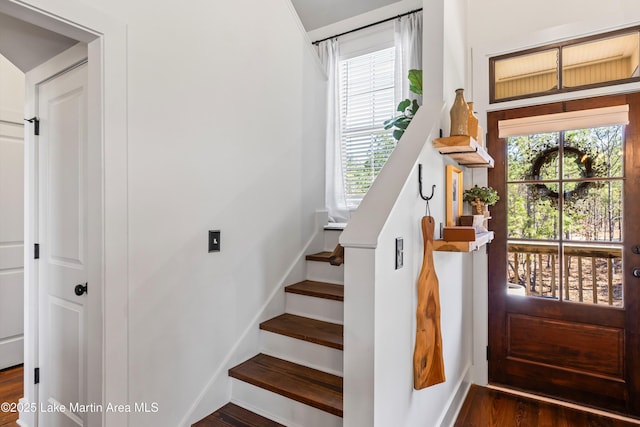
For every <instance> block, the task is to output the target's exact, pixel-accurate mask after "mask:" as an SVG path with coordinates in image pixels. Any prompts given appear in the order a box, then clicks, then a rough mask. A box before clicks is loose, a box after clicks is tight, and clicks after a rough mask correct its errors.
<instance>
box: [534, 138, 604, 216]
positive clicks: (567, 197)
mask: <svg viewBox="0 0 640 427" xmlns="http://www.w3.org/2000/svg"><path fill="white" fill-rule="evenodd" d="M558 151H559V147H551V148H548V149H546V150H544V151H541V152H540V154H538V156H537V157H536V158H535V159H534V160H533V165H532V166H531V172H530V175H531V178H532V179H540V172H541V170H542V167H543V166H544V165H545V164H547V163H548V162H550V161H552V159H553V157H555V156H557V155H558ZM564 152H565V153H571V154H575V155H576V156H577V157H578V159H579V161H580V163H581V164H583V165H584V169H583V170H582V172H581V174H580V176H581V177H582V178H592V177H594V176H595V173H594V171H593V158H592V156H590V155H589V154H587V153H585V152H583V151H581V150H579V149H578V148H575V147H564ZM593 185H595V182H591V181H582V182H580V183H578V185H577V186H576V188H574V189H573V190H570V191H565V192H564V193H563V194H562V197H563V199H564V201H565V202H573V201H576V200H579V199H581V198H583V197H584V196H586V195H587V193H588V192H589V188H591V187H592V186H593ZM532 188H533V193H534V194H535V195H537V196H538V197H540V199H541V200H550V201H551V202H552V203H553V204H554V205H556V204H557V203H558V197H559V194H558V192H557V191H553V190H552V189H550V188H549V187H547V186H546V185H545V184H532Z"/></svg>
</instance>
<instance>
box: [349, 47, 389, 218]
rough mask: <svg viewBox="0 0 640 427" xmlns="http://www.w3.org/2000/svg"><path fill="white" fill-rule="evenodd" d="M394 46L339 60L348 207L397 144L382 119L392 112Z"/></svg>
mask: <svg viewBox="0 0 640 427" xmlns="http://www.w3.org/2000/svg"><path fill="white" fill-rule="evenodd" d="M394 63H395V48H393V47H392V48H388V49H383V50H379V51H376V52H373V53H369V54H366V55H362V56H358V57H355V58H350V59H347V60H343V61H341V62H340V68H339V73H340V114H341V131H342V132H341V134H342V138H341V139H342V140H341V144H342V163H343V164H342V170H343V173H344V181H343V182H344V185H345V198H346V203H347V207H348V208H350V209H353V208H356V207H357V206H358V205H359V204H360V201H361V200H362V198H363V197H364V195H365V194H366V193H367V190H368V189H369V187H370V186H371V184H372V183H373V180H374V179H375V177H376V176H377V175H378V172H380V169H382V166H383V165H384V164H385V162H386V161H387V159H388V158H389V155H390V154H391V152H392V151H393V149H394V148H395V146H396V141H395V139H393V136H392V134H391V131H386V130H384V125H383V122H384V121H385V120H388V119H390V118H392V117H393V116H394V114H395V105H394V104H395V102H394V82H395V77H394V65H395V64H394Z"/></svg>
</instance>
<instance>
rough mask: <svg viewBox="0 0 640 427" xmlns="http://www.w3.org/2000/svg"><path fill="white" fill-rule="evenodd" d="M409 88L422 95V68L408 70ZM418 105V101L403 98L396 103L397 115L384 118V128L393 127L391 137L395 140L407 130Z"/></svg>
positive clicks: (398, 139)
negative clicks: (387, 118)
mask: <svg viewBox="0 0 640 427" xmlns="http://www.w3.org/2000/svg"><path fill="white" fill-rule="evenodd" d="M408 78H409V83H410V85H409V90H410V91H411V92H413V93H415V94H416V95H422V70H409V76H408ZM418 108H420V105H419V104H418V101H416V100H415V99H414V100H411V99H405V100H404V101H401V102H400V103H399V104H398V108H397V111H398V112H399V113H400V115H399V116H397V117H394V118H392V119H389V120H385V122H384V125H385V126H384V128H385V129H386V130H389V129H393V137H394V138H395V140H396V141H400V138H401V137H402V135H403V134H404V131H405V130H407V127H408V126H409V123H411V120H413V116H415V115H416V113H417V112H418Z"/></svg>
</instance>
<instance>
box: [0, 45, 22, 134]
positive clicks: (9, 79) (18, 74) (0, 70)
mask: <svg viewBox="0 0 640 427" xmlns="http://www.w3.org/2000/svg"><path fill="white" fill-rule="evenodd" d="M23 110H24V73H23V72H22V71H20V70H19V69H18V68H17V67H16V66H15V65H13V64H12V63H11V62H9V61H8V60H7V59H6V58H5V57H4V56H2V55H0V120H7V121H12V122H17V123H22V119H23V118H24V117H23V116H22V115H23Z"/></svg>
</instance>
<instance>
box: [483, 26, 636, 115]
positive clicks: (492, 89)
mask: <svg viewBox="0 0 640 427" xmlns="http://www.w3.org/2000/svg"><path fill="white" fill-rule="evenodd" d="M633 32H636V33H639V34H640V25H638V26H632V27H627V28H623V29H620V30H615V31H609V32H606V33H600V34H595V35H591V36H586V37H580V38H574V39H569V40H565V41H562V42H557V43H550V44H545V45H542V46H537V47H534V48H530V49H525V50H519V51H516V52H510V53H506V54H503V55H498V56H492V57H490V58H489V104H497V103H502V102H508V101H515V100H520V99H529V98H536V97H540V96H548V95H557V94H562V93H568V92H575V91H578V90H586V89H594V88H600V87H607V86H616V85H621V84H625V83H634V82H640V76H638V77H629V78H626V79H619V80H611V81H606V82H600V83H591V84H587V85H580V86H574V87H567V88H565V87H563V75H562V73H563V63H562V49H563V48H568V47H571V46H574V45H579V44H583V43H588V42H594V41H598V40H604V39H608V38H612V37H616V36H621V35H625V34H630V33H633ZM553 49H557V50H558V64H557V69H556V72H557V75H558V88H556V89H552V90H548V91H544V92H534V93H528V94H524V95H517V96H509V97H504V98H497V99H496V82H495V64H496V62H498V61H502V60H505V59H510V58H516V57H519V56H524V55H531V54H534V53H540V52H544V51H547V50H553Z"/></svg>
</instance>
